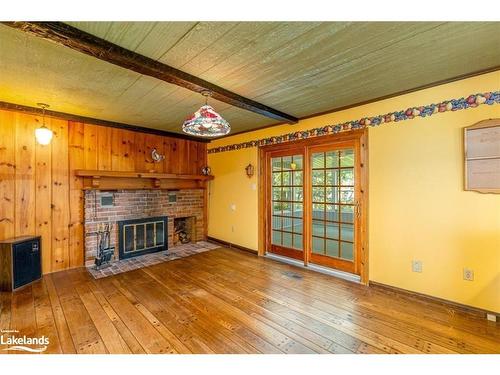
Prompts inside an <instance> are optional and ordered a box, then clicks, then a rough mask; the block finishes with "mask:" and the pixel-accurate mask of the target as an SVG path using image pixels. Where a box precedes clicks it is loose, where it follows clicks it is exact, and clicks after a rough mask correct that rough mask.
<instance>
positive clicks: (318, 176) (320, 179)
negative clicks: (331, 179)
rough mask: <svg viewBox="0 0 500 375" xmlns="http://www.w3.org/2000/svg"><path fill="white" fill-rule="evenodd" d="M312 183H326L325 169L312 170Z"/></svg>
mask: <svg viewBox="0 0 500 375" xmlns="http://www.w3.org/2000/svg"><path fill="white" fill-rule="evenodd" d="M312 184H313V185H320V186H323V185H324V184H325V171H324V170H317V171H312Z"/></svg>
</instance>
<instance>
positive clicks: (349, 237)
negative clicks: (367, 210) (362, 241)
mask: <svg viewBox="0 0 500 375" xmlns="http://www.w3.org/2000/svg"><path fill="white" fill-rule="evenodd" d="M341 236H342V240H345V241H351V242H354V225H352V224H342V226H341Z"/></svg>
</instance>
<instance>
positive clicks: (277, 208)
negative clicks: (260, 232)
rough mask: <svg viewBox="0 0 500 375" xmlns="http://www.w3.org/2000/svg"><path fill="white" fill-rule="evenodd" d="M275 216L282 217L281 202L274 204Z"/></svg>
mask: <svg viewBox="0 0 500 375" xmlns="http://www.w3.org/2000/svg"><path fill="white" fill-rule="evenodd" d="M273 215H281V202H273Z"/></svg>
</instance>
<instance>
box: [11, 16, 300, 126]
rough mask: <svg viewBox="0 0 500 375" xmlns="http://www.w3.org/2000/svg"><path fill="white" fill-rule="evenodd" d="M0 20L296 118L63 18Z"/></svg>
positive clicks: (233, 101) (248, 106)
mask: <svg viewBox="0 0 500 375" xmlns="http://www.w3.org/2000/svg"><path fill="white" fill-rule="evenodd" d="M2 23H3V24H4V25H7V26H10V27H13V28H15V29H18V30H22V31H24V32H26V33H29V34H31V35H35V36H37V37H40V38H43V39H46V40H49V41H52V42H55V43H57V44H59V45H63V46H65V47H69V48H71V49H73V50H75V51H78V52H81V53H85V54H86V55H90V56H93V57H95V58H98V59H100V60H103V61H106V62H109V63H111V64H114V65H118V66H120V67H122V68H126V69H129V70H133V71H135V72H137V73H140V74H143V75H147V76H150V77H154V78H157V79H160V80H162V81H165V82H168V83H171V84H174V85H177V86H180V87H184V88H186V89H188V90H191V91H194V92H197V93H201V92H203V91H206V90H209V91H211V92H212V97H213V98H214V99H216V100H219V101H221V102H224V103H227V104H230V105H233V106H235V107H239V108H242V109H245V110H247V111H251V112H255V113H258V114H260V115H263V116H266V117H270V118H273V119H276V120H280V121H284V122H287V123H292V124H294V123H297V122H298V119H297V118H296V117H294V116H291V115H289V114H286V113H283V112H281V111H278V110H276V109H273V108H271V107H268V106H266V105H264V104H261V103H258V102H255V101H253V100H251V99H248V98H245V97H243V96H241V95H238V94H236V93H234V92H231V91H228V90H226V89H224V88H222V87H220V86H217V85H214V84H213V83H210V82H208V81H205V80H203V79H201V78H199V77H196V76H193V75H191V74H189V73H186V72H183V71H181V70H179V69H176V68H173V67H171V66H169V65H166V64H163V63H161V62H158V61H155V60H153V59H150V58H149V57H146V56H143V55H140V54H138V53H135V52H133V51H130V50H128V49H126V48H123V47H120V46H118V45H116V44H113V43H111V42H108V41H106V40H104V39H101V38H98V37H96V36H94V35H92V34H89V33H86V32H84V31H82V30H79V29H77V28H75V27H72V26H70V25H67V24H65V23H63V22H2Z"/></svg>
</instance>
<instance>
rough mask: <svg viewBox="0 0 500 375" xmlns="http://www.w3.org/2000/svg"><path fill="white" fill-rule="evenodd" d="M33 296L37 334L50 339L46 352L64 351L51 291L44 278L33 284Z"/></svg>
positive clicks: (56, 352) (60, 352)
mask: <svg viewBox="0 0 500 375" xmlns="http://www.w3.org/2000/svg"><path fill="white" fill-rule="evenodd" d="M33 298H34V303H35V317H36V325H37V327H36V331H37V334H36V336H37V337H41V336H45V337H47V338H48V339H49V345H47V350H46V351H45V353H47V354H62V352H63V351H62V348H61V344H60V342H59V335H58V333H57V328H56V322H55V318H54V312H53V311H52V305H51V303H50V298H49V293H48V292H47V287H46V285H45V282H44V281H43V279H42V280H39V281H37V282H35V283H34V284H33Z"/></svg>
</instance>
